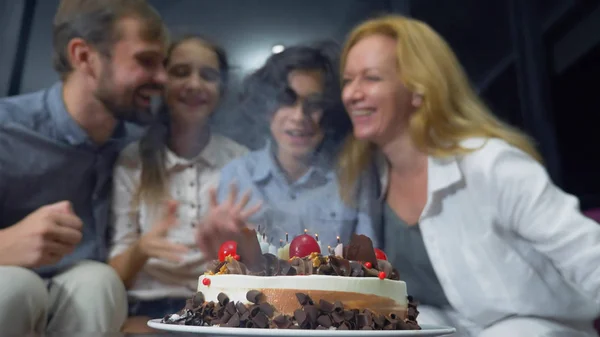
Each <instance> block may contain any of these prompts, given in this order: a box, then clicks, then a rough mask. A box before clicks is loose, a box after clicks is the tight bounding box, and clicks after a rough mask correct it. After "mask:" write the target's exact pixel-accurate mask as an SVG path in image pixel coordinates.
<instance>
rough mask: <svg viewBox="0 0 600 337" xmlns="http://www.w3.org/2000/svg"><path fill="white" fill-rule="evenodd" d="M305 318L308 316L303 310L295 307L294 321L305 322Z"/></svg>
mask: <svg viewBox="0 0 600 337" xmlns="http://www.w3.org/2000/svg"><path fill="white" fill-rule="evenodd" d="M307 318H308V316H307V315H306V313H305V312H304V310H302V309H296V311H294V319H295V320H296V322H298V324H300V325H302V324H303V323H304V322H306V320H307Z"/></svg>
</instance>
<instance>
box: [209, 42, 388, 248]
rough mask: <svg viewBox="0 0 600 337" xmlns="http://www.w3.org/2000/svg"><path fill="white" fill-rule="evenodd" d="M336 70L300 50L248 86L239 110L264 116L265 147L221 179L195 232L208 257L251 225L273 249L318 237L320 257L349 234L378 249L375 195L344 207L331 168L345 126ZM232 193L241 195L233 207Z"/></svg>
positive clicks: (321, 54)
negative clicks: (371, 205) (371, 206)
mask: <svg viewBox="0 0 600 337" xmlns="http://www.w3.org/2000/svg"><path fill="white" fill-rule="evenodd" d="M336 69H337V66H336V62H335V61H334V60H333V59H332V58H331V57H329V56H328V55H327V53H326V52H325V51H324V50H323V49H322V48H314V47H305V46H298V47H291V48H288V49H286V50H284V51H283V52H282V53H280V54H275V55H272V56H271V57H270V58H269V59H268V60H267V61H266V63H265V64H264V66H263V67H262V68H260V69H259V70H257V71H256V72H255V73H254V74H252V75H251V76H250V77H249V78H248V79H247V81H246V83H245V84H246V90H245V92H244V95H243V100H242V102H241V105H242V106H243V107H246V108H247V109H251V110H252V111H251V112H252V113H254V114H255V115H259V116H261V120H262V121H263V122H264V124H266V125H267V126H268V128H267V129H268V132H267V133H268V135H269V139H268V141H267V144H266V145H265V146H264V147H263V148H262V149H260V150H258V151H254V152H251V153H250V154H248V155H246V156H244V157H241V158H239V159H237V160H235V161H232V162H231V163H230V164H229V165H227V166H226V167H225V168H224V169H223V171H222V172H221V179H220V183H219V188H218V191H216V192H215V193H214V196H213V199H214V201H213V208H212V209H211V213H210V214H209V216H208V217H207V218H206V219H205V220H204V221H203V224H202V225H203V228H202V231H200V232H199V238H198V240H199V242H198V243H199V246H200V248H201V249H202V250H203V251H204V252H205V254H207V255H208V256H215V254H216V253H217V251H218V245H219V244H220V242H222V241H224V240H227V238H228V237H231V236H229V235H232V232H235V231H236V230H237V229H238V228H239V227H240V226H245V225H248V224H250V226H252V227H255V228H256V229H258V227H259V226H260V230H261V232H263V233H264V234H265V236H266V238H267V239H268V240H272V242H273V244H275V245H278V244H279V242H280V240H284V242H285V240H286V238H288V239H291V238H292V237H293V236H295V235H298V234H302V233H304V231H305V230H307V231H308V232H309V233H310V234H311V235H315V236H317V237H318V239H319V242H320V246H321V247H322V252H323V253H327V252H326V251H323V250H326V249H327V247H328V246H332V247H335V245H336V244H337V242H338V240H342V241H344V242H347V241H348V240H349V239H350V236H351V234H352V233H354V232H359V233H363V234H366V235H368V236H370V237H372V238H373V240H375V244H376V243H377V242H376V235H375V234H374V233H373V229H372V226H371V219H370V218H369V217H368V216H367V214H366V213H364V212H363V210H365V209H368V207H367V203H368V202H371V201H374V200H375V197H374V195H369V194H367V193H360V194H358V195H357V198H356V200H355V201H356V202H355V204H354V205H352V206H349V205H345V204H344V203H343V202H342V200H341V199H340V197H339V194H338V185H337V179H336V172H335V170H334V166H333V165H334V162H335V156H336V152H337V151H338V145H339V143H340V141H341V139H343V138H344V137H345V136H346V135H347V134H348V132H349V130H350V128H349V126H350V123H349V119H348V117H347V115H346V114H345V113H344V111H343V109H342V108H341V103H340V101H339V95H340V93H339V77H338V73H337V70H336ZM237 191H245V192H246V195H245V196H242V197H241V198H239V200H238V197H237ZM363 191H364V192H368V193H371V192H373V191H372V190H367V189H365V190H363ZM245 206H248V207H245ZM286 233H287V235H286ZM338 238H339V239H338Z"/></svg>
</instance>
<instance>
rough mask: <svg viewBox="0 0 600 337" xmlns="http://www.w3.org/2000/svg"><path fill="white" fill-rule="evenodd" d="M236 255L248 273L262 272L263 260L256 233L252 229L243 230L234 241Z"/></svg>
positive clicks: (263, 267) (263, 268)
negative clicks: (235, 243)
mask: <svg viewBox="0 0 600 337" xmlns="http://www.w3.org/2000/svg"><path fill="white" fill-rule="evenodd" d="M236 242H237V243H238V245H237V253H238V255H239V256H240V261H241V262H243V263H244V264H245V265H246V267H248V270H249V271H253V272H256V271H264V270H265V258H264V256H263V254H262V251H261V249H260V244H259V243H258V238H257V237H256V231H255V230H254V229H249V228H244V229H242V231H241V233H240V238H239V239H238V240H236Z"/></svg>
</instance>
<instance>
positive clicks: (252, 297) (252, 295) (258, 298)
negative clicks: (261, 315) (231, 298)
mask: <svg viewBox="0 0 600 337" xmlns="http://www.w3.org/2000/svg"><path fill="white" fill-rule="evenodd" d="M246 299H247V300H248V301H250V302H251V303H254V304H259V303H261V302H263V301H264V300H265V296H264V295H263V293H261V292H260V291H258V290H250V291H249V292H247V293H246Z"/></svg>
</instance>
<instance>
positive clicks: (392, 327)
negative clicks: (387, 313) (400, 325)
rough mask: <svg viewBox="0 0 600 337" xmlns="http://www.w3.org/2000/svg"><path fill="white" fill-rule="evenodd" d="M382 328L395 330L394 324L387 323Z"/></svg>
mask: <svg viewBox="0 0 600 337" xmlns="http://www.w3.org/2000/svg"><path fill="white" fill-rule="evenodd" d="M382 330H396V324H392V323H388V324H387V325H386V326H384V327H383V329H382Z"/></svg>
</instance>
